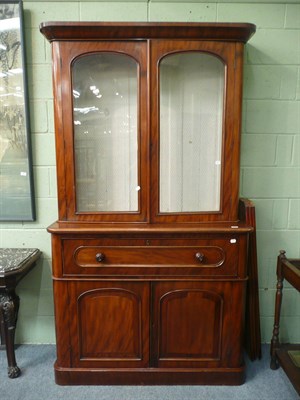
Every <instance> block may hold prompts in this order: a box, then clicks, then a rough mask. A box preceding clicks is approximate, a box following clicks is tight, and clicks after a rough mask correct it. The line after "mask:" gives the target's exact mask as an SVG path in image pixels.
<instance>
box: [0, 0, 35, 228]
mask: <svg viewBox="0 0 300 400" xmlns="http://www.w3.org/2000/svg"><path fill="white" fill-rule="evenodd" d="M26 82H27V79H26V65H25V52H24V40H23V9H22V2H21V1H0V221H33V220H34V219H35V207H34V188H33V173H32V158H31V144H30V128H29V113H28V98H27V88H26Z"/></svg>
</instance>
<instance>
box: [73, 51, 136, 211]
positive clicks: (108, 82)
mask: <svg viewBox="0 0 300 400" xmlns="http://www.w3.org/2000/svg"><path fill="white" fill-rule="evenodd" d="M137 72H138V66H137V63H136V61H135V60H133V59H132V58H131V57H129V56H127V55H124V54H118V53H109V52H103V53H97V54H92V55H87V56H84V57H81V58H79V59H78V60H77V61H76V62H75V63H74V65H73V72H72V73H73V118H74V142H75V174H76V205H77V211H79V212H85V211H100V212H112V211H116V212H118V211H137V210H138V190H139V189H138V168H137V92H138V87H137Z"/></svg>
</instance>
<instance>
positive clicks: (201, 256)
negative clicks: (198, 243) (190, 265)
mask: <svg viewBox="0 0 300 400" xmlns="http://www.w3.org/2000/svg"><path fill="white" fill-rule="evenodd" d="M195 257H196V259H197V260H198V261H199V262H202V261H203V260H204V254H203V253H200V252H198V253H196V254H195Z"/></svg>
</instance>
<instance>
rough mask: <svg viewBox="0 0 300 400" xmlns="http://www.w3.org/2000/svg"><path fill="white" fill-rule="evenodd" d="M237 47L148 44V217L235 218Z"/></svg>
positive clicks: (201, 43)
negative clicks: (150, 199)
mask: <svg viewBox="0 0 300 400" xmlns="http://www.w3.org/2000/svg"><path fill="white" fill-rule="evenodd" d="M241 62H242V52H240V51H239V49H238V48H237V47H236V44H235V43H222V42H219V43H216V42H212V41H207V42H205V41H198V42H197V41H161V40H160V41H153V42H152V44H151V77H152V81H151V85H152V86H151V94H152V96H151V109H152V114H151V118H152V127H153V129H152V130H151V134H152V137H151V142H152V152H153V155H154V158H153V159H155V160H156V161H155V163H154V165H153V166H152V171H153V174H152V188H153V193H152V194H153V200H154V201H153V203H152V204H153V205H154V209H153V211H152V217H153V220H154V221H156V222H198V221H224V220H225V221H226V220H227V221H228V220H232V221H234V220H236V219H237V214H236V210H237V202H238V175H237V174H238V172H237V171H238V170H239V140H240V139H239V137H240V123H239V120H240V111H241V110H240V105H239V103H240V96H241V84H242V81H241V75H240V74H239V72H240V69H241Z"/></svg>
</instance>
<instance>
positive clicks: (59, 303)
mask: <svg viewBox="0 0 300 400" xmlns="http://www.w3.org/2000/svg"><path fill="white" fill-rule="evenodd" d="M53 295H54V312H55V333H56V353H57V361H56V366H57V367H58V368H68V367H71V347H70V333H69V328H70V319H69V318H70V313H69V312H68V304H69V295H68V290H67V285H66V283H65V282H63V281H59V280H55V281H54V282H53Z"/></svg>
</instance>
